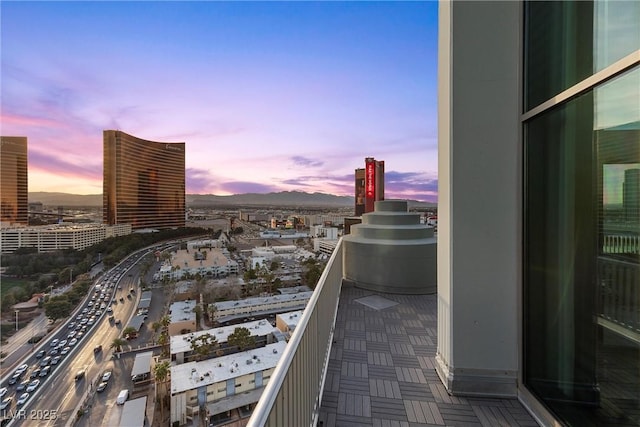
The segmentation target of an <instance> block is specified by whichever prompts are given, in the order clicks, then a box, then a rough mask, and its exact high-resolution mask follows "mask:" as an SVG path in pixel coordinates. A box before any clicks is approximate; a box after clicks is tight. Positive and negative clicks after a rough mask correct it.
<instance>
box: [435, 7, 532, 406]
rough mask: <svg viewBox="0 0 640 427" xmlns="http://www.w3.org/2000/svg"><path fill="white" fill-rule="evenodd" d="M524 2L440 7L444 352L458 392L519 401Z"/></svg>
mask: <svg viewBox="0 0 640 427" xmlns="http://www.w3.org/2000/svg"><path fill="white" fill-rule="evenodd" d="M520 40H521V4H520V3H519V2H513V1H495V2H477V1H469V2H464V1H454V2H449V1H441V2H440V5H439V40H438V85H439V88H438V132H439V135H438V138H439V142H438V175H439V176H438V182H439V189H438V199H439V201H438V257H437V258H438V351H437V355H436V362H437V363H436V369H437V371H438V375H439V376H440V378H441V380H442V381H443V383H444V384H445V386H446V387H447V389H448V390H449V392H450V393H453V394H459V395H464V394H467V395H494V396H515V395H516V393H517V377H518V353H519V352H518V336H519V335H518V331H519V326H518V311H519V307H520V306H519V303H518V289H519V286H520V283H521V278H520V270H521V268H520V265H521V244H520V241H521V239H520V206H521V197H522V196H521V178H520V174H521V154H520V153H521V149H520V145H521V137H520V125H519V119H520V110H521V107H520V105H521V102H520V83H519V82H520V77H519V72H520V71H519V68H520V58H521V54H520V50H521V49H520Z"/></svg>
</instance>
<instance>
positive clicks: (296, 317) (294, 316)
mask: <svg viewBox="0 0 640 427" xmlns="http://www.w3.org/2000/svg"><path fill="white" fill-rule="evenodd" d="M303 313H304V310H296V311H289V312H287V313H280V314H276V328H277V329H278V330H280V331H281V332H282V333H284V334H285V335H286V337H287V339H289V338H290V337H291V334H292V333H293V331H294V330H295V329H296V326H298V322H300V319H301V318H302V314H303Z"/></svg>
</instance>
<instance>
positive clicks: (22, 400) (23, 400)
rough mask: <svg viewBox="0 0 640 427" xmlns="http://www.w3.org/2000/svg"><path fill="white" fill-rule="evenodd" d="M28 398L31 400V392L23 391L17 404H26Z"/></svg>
mask: <svg viewBox="0 0 640 427" xmlns="http://www.w3.org/2000/svg"><path fill="white" fill-rule="evenodd" d="M27 400H29V393H22V394H21V395H20V397H19V398H18V400H17V401H16V405H18V406H20V405H24V404H25V403H27Z"/></svg>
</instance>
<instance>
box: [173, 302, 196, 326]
mask: <svg viewBox="0 0 640 427" xmlns="http://www.w3.org/2000/svg"><path fill="white" fill-rule="evenodd" d="M194 308H196V301H195V300H187V301H176V302H174V303H171V305H170V306H169V310H170V311H171V314H169V316H170V317H171V323H178V322H184V321H185V320H196V313H195V312H194V311H193V309H194Z"/></svg>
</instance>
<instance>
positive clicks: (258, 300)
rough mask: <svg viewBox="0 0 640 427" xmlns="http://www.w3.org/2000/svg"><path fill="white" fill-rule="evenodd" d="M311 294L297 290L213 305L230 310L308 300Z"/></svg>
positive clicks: (219, 308)
mask: <svg viewBox="0 0 640 427" xmlns="http://www.w3.org/2000/svg"><path fill="white" fill-rule="evenodd" d="M311 295H313V292H298V293H296V294H287V295H273V296H270V297H255V298H246V299H242V300H235V301H221V302H216V303H215V305H216V307H218V310H231V309H233V308H239V307H257V306H261V305H264V304H272V303H274V302H282V301H296V300H303V301H308V300H309V299H310V298H311Z"/></svg>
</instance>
